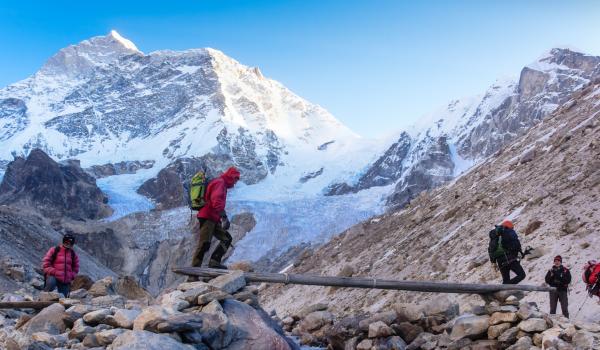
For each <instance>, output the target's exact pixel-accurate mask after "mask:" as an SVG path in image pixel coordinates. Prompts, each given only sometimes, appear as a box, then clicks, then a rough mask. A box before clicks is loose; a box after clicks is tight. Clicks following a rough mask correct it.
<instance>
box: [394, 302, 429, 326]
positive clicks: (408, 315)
mask: <svg viewBox="0 0 600 350" xmlns="http://www.w3.org/2000/svg"><path fill="white" fill-rule="evenodd" d="M393 308H394V310H395V311H396V314H397V317H398V321H401V322H402V321H406V322H416V321H418V320H420V319H421V318H423V317H424V313H423V310H422V309H421V308H419V307H418V306H416V305H414V304H409V303H397V304H394V306H393Z"/></svg>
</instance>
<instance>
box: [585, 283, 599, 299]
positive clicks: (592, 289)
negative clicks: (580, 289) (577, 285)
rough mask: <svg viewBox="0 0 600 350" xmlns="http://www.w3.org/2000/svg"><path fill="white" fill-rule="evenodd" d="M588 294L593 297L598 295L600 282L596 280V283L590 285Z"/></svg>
mask: <svg viewBox="0 0 600 350" xmlns="http://www.w3.org/2000/svg"><path fill="white" fill-rule="evenodd" d="M587 289H588V294H589V295H590V297H593V296H594V295H598V291H600V283H599V282H596V283H594V285H588V288H587Z"/></svg>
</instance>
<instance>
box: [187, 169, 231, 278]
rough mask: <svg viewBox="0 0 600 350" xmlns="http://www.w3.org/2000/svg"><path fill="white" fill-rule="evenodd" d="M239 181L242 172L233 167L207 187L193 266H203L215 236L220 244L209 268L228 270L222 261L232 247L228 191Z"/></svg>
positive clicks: (211, 258) (210, 261)
mask: <svg viewBox="0 0 600 350" xmlns="http://www.w3.org/2000/svg"><path fill="white" fill-rule="evenodd" d="M239 179H240V172H239V171H238V170H237V169H236V168H235V167H231V168H229V169H227V171H225V172H224V173H223V174H222V175H221V176H219V177H218V178H216V179H214V180H212V181H211V182H210V183H209V184H208V186H207V187H206V193H205V194H204V201H205V204H204V206H203V207H202V208H200V210H199V211H198V215H197V217H198V221H199V222H200V240H199V241H198V246H197V247H196V250H195V251H194V254H193V257H192V266H195V267H199V266H201V265H202V261H203V260H204V254H206V252H207V251H208V250H209V248H210V241H211V239H212V237H213V236H215V237H216V238H217V239H218V240H219V241H220V243H219V246H218V247H217V248H216V249H215V251H214V252H213V254H212V256H211V257H210V260H209V262H208V267H213V268H221V269H225V268H226V267H225V266H224V265H222V264H221V259H222V258H223V255H225V253H226V252H227V249H229V246H231V241H232V238H231V235H230V234H229V232H227V230H228V229H229V225H230V224H229V219H228V218H227V214H226V213H225V204H226V202H227V190H228V189H230V188H233V186H235V184H236V183H237V182H238V180H239ZM191 279H193V278H191Z"/></svg>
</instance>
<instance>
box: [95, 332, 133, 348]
mask: <svg viewBox="0 0 600 350" xmlns="http://www.w3.org/2000/svg"><path fill="white" fill-rule="evenodd" d="M126 331H127V330H125V329H119V328H117V329H108V330H105V331H101V332H98V333H95V334H94V335H95V336H96V341H97V342H98V344H100V345H101V346H106V345H109V344H112V342H113V341H114V340H115V339H116V338H117V337H118V336H120V335H121V334H123V333H125V332H126Z"/></svg>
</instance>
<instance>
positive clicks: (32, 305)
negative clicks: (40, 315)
mask: <svg viewBox="0 0 600 350" xmlns="http://www.w3.org/2000/svg"><path fill="white" fill-rule="evenodd" d="M54 303H57V301H6V302H0V309H36V310H37V309H43V308H45V307H48V306H50V305H52V304H54Z"/></svg>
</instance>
